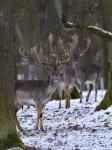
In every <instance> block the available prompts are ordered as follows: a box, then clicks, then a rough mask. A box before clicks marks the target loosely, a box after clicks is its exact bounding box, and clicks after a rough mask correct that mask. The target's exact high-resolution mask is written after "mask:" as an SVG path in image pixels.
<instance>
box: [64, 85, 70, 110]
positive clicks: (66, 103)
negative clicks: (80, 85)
mask: <svg viewBox="0 0 112 150" xmlns="http://www.w3.org/2000/svg"><path fill="white" fill-rule="evenodd" d="M70 96H71V93H70V91H69V88H68V87H66V88H65V97H66V102H65V107H66V108H70Z"/></svg>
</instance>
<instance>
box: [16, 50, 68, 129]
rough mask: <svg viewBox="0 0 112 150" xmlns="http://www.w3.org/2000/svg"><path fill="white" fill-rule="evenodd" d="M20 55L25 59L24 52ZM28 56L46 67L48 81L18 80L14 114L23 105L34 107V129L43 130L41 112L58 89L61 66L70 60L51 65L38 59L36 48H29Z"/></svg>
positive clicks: (18, 125)
mask: <svg viewBox="0 0 112 150" xmlns="http://www.w3.org/2000/svg"><path fill="white" fill-rule="evenodd" d="M21 54H22V55H23V56H24V57H25V55H24V52H21ZM30 54H31V55H32V56H33V57H35V58H36V59H37V61H38V62H39V63H41V64H43V65H46V66H47V67H48V70H49V72H48V79H47V80H32V81H31V80H23V81H22V80H18V81H16V83H15V93H16V99H15V106H16V112H17V111H18V110H19V109H20V108H22V106H23V105H28V106H29V105H34V106H35V107H36V110H37V122H36V127H35V129H39V127H40V130H43V129H44V128H43V122H42V110H43V107H44V106H45V104H46V103H47V102H48V101H50V100H51V97H52V94H53V93H54V92H55V90H56V88H57V87H58V83H59V82H60V80H61V77H62V72H61V69H62V66H63V64H65V63H67V62H68V61H69V60H70V59H69V58H67V59H66V60H64V61H62V62H60V63H56V64H52V63H51V62H50V63H49V62H48V61H46V60H43V59H42V58H40V56H39V55H38V54H37V50H36V47H33V48H31V51H30ZM16 120H17V127H18V128H19V129H20V130H21V131H23V129H22V127H21V126H20V124H19V121H18V119H17V117H16Z"/></svg>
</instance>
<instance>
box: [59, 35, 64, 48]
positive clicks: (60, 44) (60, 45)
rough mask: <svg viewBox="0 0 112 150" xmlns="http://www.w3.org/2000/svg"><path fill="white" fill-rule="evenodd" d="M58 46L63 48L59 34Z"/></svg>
mask: <svg viewBox="0 0 112 150" xmlns="http://www.w3.org/2000/svg"><path fill="white" fill-rule="evenodd" d="M58 46H59V48H60V49H63V38H61V37H60V36H59V39H58Z"/></svg>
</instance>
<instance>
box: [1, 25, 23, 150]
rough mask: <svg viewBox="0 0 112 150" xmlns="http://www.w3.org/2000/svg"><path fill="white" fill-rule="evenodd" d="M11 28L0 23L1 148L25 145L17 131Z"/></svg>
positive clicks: (2, 149)
mask: <svg viewBox="0 0 112 150" xmlns="http://www.w3.org/2000/svg"><path fill="white" fill-rule="evenodd" d="M10 40H11V37H10V31H9V28H8V27H7V26H6V25H5V24H4V23H3V24H0V69H1V70H0V150H4V149H6V148H10V147H13V146H20V147H24V146H23V143H22V142H20V140H19V138H18V135H17V132H16V122H15V107H14V70H13V69H14V66H13V62H14V61H13V59H14V57H13V49H11V42H10Z"/></svg>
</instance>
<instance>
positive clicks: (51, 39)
mask: <svg viewBox="0 0 112 150" xmlns="http://www.w3.org/2000/svg"><path fill="white" fill-rule="evenodd" d="M48 42H49V47H50V49H51V50H52V49H53V46H52V42H53V34H52V33H51V32H50V33H49V36H48Z"/></svg>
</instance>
